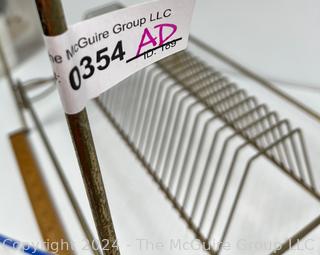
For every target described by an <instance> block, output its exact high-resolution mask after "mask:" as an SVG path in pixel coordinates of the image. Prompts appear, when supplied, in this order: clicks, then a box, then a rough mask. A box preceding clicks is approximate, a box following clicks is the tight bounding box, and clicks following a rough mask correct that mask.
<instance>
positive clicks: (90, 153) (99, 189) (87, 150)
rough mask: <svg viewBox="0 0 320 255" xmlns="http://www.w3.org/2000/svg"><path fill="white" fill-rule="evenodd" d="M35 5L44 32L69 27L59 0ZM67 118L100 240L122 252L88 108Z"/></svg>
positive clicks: (107, 248)
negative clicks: (119, 247) (94, 141)
mask: <svg viewBox="0 0 320 255" xmlns="http://www.w3.org/2000/svg"><path fill="white" fill-rule="evenodd" d="M36 5H37V8H38V12H39V16H40V20H41V24H42V28H43V32H44V34H45V35H47V36H56V35H59V34H62V33H64V32H65V31H66V30H67V25H66V21H65V18H64V13H63V8H62V4H61V1H60V0H36ZM66 118H67V121H68V125H69V130H70V133H71V136H72V139H73V143H74V148H75V151H76V154H77V157H78V162H79V165H80V169H81V173H82V177H83V180H84V184H85V188H86V191H87V196H88V198H89V202H90V206H91V211H92V214H93V218H94V221H95V225H96V228H97V231H98V235H99V238H100V243H101V245H102V247H104V248H105V249H103V253H104V254H110V255H115V254H120V251H119V249H118V245H117V243H116V242H117V241H116V235H115V231H114V227H113V223H112V218H111V214H110V210H109V205H108V201H107V197H106V193H105V189H104V185H103V180H102V176H101V172H100V167H99V163H98V159H97V155H96V151H95V147H94V143H93V139H92V134H91V129H90V125H89V121H88V116H87V112H86V109H84V110H82V111H81V112H79V113H77V114H73V115H68V114H66Z"/></svg>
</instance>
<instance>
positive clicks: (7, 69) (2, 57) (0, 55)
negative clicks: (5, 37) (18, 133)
mask: <svg viewBox="0 0 320 255" xmlns="http://www.w3.org/2000/svg"><path fill="white" fill-rule="evenodd" d="M0 60H1V62H2V67H3V71H4V75H5V76H6V78H7V80H8V83H9V87H10V89H11V92H12V95H13V98H14V101H15V104H16V109H17V111H18V114H19V119H20V124H21V125H22V128H26V127H27V123H26V119H25V117H24V115H23V111H22V109H21V105H20V104H21V103H20V102H19V99H18V97H17V93H16V90H15V83H14V80H13V78H12V74H11V71H10V67H9V64H8V62H7V58H6V55H5V53H4V50H3V48H2V44H1V42H0Z"/></svg>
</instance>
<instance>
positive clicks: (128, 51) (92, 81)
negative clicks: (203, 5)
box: [45, 0, 195, 114]
mask: <svg viewBox="0 0 320 255" xmlns="http://www.w3.org/2000/svg"><path fill="white" fill-rule="evenodd" d="M194 1H195V0H156V1H149V2H147V3H143V4H139V5H135V6H132V7H128V8H124V9H120V10H117V11H114V12H110V13H107V14H104V15H101V16H98V17H95V18H92V19H89V20H85V21H83V22H80V23H78V24H75V25H72V26H70V27H69V28H68V30H67V31H66V32H65V33H64V34H62V35H59V36H54V37H46V38H45V39H46V44H47V47H48V51H49V57H50V60H51V63H52V65H53V69H54V74H55V77H56V79H57V83H58V87H59V93H60V97H61V100H62V104H63V106H64V110H65V112H66V113H68V114H74V113H77V112H79V111H81V110H82V109H83V108H84V107H85V105H86V102H87V101H88V100H89V99H91V98H94V97H97V96H99V95H100V94H101V93H103V92H104V91H106V90H107V89H109V88H111V87H112V86H114V85H116V84H118V83H119V82H120V81H122V80H124V79H125V78H127V77H128V76H130V75H131V74H133V73H135V72H137V71H138V70H140V69H142V68H144V67H146V66H148V65H150V64H152V63H154V62H156V61H158V60H160V59H162V58H165V57H167V56H169V55H171V54H174V53H176V52H178V51H181V50H184V49H185V48H186V47H187V43H188V37H189V30H190V22H191V18H192V12H193V7H194Z"/></svg>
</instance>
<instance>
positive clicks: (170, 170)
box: [97, 37, 320, 254]
mask: <svg viewBox="0 0 320 255" xmlns="http://www.w3.org/2000/svg"><path fill="white" fill-rule="evenodd" d="M191 42H192V45H191V50H190V51H184V52H181V53H178V54H176V55H173V56H171V57H169V58H167V59H165V60H163V61H161V62H159V63H158V64H157V65H153V66H151V67H148V68H146V69H144V70H142V71H140V72H138V73H137V74H135V75H133V76H131V77H129V78H128V79H127V80H125V81H123V82H122V83H120V84H119V85H118V86H116V87H114V88H112V89H111V90H109V91H108V92H106V93H104V94H102V95H101V96H100V97H99V98H98V99H97V104H98V105H99V107H100V109H101V110H102V111H103V113H104V114H105V116H106V117H107V118H108V119H109V120H110V121H111V122H112V124H113V126H114V127H115V128H116V130H117V131H118V132H119V134H120V135H121V136H122V138H123V140H124V141H125V143H126V144H127V145H128V146H129V147H130V149H131V150H132V152H133V153H134V154H135V155H136V157H137V158H138V159H139V160H140V161H141V164H142V165H143V166H144V168H145V169H146V170H147V172H148V173H149V174H150V176H151V177H152V179H153V180H154V181H155V183H156V184H157V185H158V186H159V187H160V189H161V191H162V192H163V193H164V195H165V196H166V198H167V199H168V200H169V201H170V203H172V205H173V206H174V208H175V209H176V211H177V212H178V213H179V214H180V216H181V218H182V219H183V220H184V221H185V223H186V224H187V226H188V227H189V228H190V229H191V230H192V232H193V233H194V235H195V237H196V238H197V239H199V240H200V241H201V242H202V243H203V246H204V248H205V249H206V250H207V251H208V253H209V254H249V253H250V251H248V250H246V251H243V250H242V251H241V249H238V250H237V249H236V250H232V251H229V253H228V251H226V250H224V247H223V246H224V243H225V242H227V241H230V240H231V241H230V242H232V240H239V238H246V239H249V240H256V241H259V240H260V241H262V240H278V241H279V240H281V242H279V243H278V245H276V246H274V247H269V249H270V252H269V254H284V253H286V252H288V253H289V254H293V253H290V252H291V251H290V250H291V249H292V247H294V246H295V245H297V244H299V242H302V241H303V240H304V239H306V238H307V237H308V236H309V235H310V233H313V232H314V231H315V230H316V229H317V227H318V226H319V224H320V217H319V216H318V217H317V216H316V215H315V214H311V213H310V215H312V217H311V218H310V219H311V220H309V221H308V222H305V221H302V219H301V218H300V217H299V215H296V214H294V215H293V214H292V215H291V216H288V215H290V210H291V209H292V207H294V206H298V208H299V206H301V208H300V209H301V210H305V211H308V210H309V209H308V203H307V202H306V203H301V205H299V204H297V202H295V201H294V198H295V197H299V196H301V197H303V198H302V200H303V201H312V203H314V204H315V206H316V207H318V206H319V205H318V203H319V200H320V192H319V177H320V175H319V173H318V172H317V171H315V170H316V168H317V164H316V161H312V160H311V159H312V158H313V159H316V158H317V156H316V154H317V153H318V152H319V149H318V150H317V149H309V147H312V146H313V147H314V148H315V146H316V144H315V142H314V141H312V137H313V134H312V132H309V130H308V129H307V131H308V132H306V133H307V135H306V134H305V133H304V132H303V131H305V130H306V125H307V124H306V122H309V123H312V125H319V117H318V116H316V114H315V113H314V112H308V109H304V106H303V105H301V104H300V103H299V102H298V101H295V100H294V99H292V98H291V97H288V96H287V95H286V94H284V93H282V92H281V91H280V90H278V89H276V88H275V87H274V86H272V85H270V84H269V83H268V82H266V81H264V80H262V78H260V77H258V76H255V75H254V74H252V73H250V71H248V70H246V69H245V68H243V67H242V66H240V65H239V64H237V63H235V62H233V61H232V60H230V59H228V58H227V57H225V56H223V55H222V54H221V53H219V52H217V51H215V50H214V49H212V48H210V47H209V46H207V45H205V44H204V43H202V42H201V41H199V40H197V39H196V38H193V37H192V38H191ZM191 52H192V53H191ZM204 59H205V60H206V61H203V60H204ZM217 61H220V62H222V61H223V62H224V64H227V65H229V66H231V67H232V68H233V70H235V71H236V72H240V73H242V74H245V75H246V76H250V77H249V78H250V79H251V80H249V79H248V82H247V83H248V84H251V86H248V87H246V88H245V85H244V84H247V83H246V82H243V80H242V81H241V86H243V85H244V88H241V87H240V86H238V84H236V83H235V82H233V81H231V80H229V79H228V78H227V77H226V75H225V74H223V72H221V71H217V70H216V69H215V68H214V67H213V66H214V65H215V64H216V62H217ZM218 66H221V64H219V65H218ZM222 70H224V68H223V67H222ZM234 77H236V76H234ZM253 82H254V83H255V84H254V86H252V83H253ZM258 83H259V84H258ZM257 84H258V85H257ZM261 85H262V86H261ZM255 89H256V90H257V89H259V91H255ZM248 90H250V93H248ZM251 91H252V94H251ZM254 92H256V93H257V94H259V95H260V96H261V95H263V96H264V98H263V96H262V100H260V98H259V99H258V98H257V97H256V96H254V95H253V93H254ZM276 101H277V104H276V103H275V102H276ZM263 102H269V103H268V104H269V105H268V104H266V103H263ZM292 104H294V105H292ZM284 105H286V106H287V107H284ZM296 106H298V107H296ZM274 108H276V109H278V110H277V111H275V110H273V109H274ZM287 108H289V110H283V109H287ZM306 112H307V113H306ZM307 115H308V116H307ZM309 115H310V116H309ZM283 116H284V117H283ZM287 116H290V118H289V117H288V119H287ZM300 116H303V117H302V118H304V119H308V120H306V121H301V118H300ZM299 118H300V119H299ZM291 119H292V120H291ZM297 119H299V121H297ZM301 122H302V123H301ZM291 123H292V124H291ZM301 124H302V126H303V127H301ZM310 143H311V145H310ZM307 145H308V146H307ZM310 151H312V153H310ZM311 154H312V155H311ZM310 158H311V159H310ZM289 186H290V188H289ZM292 187H293V188H292ZM291 188H292V189H295V190H296V191H295V192H292V193H291V191H290V190H289V189H291ZM270 194H272V195H270ZM290 194H291V195H290ZM277 198H279V200H280V201H278V202H277V201H276V200H277ZM281 199H282V200H281ZM290 199H291V200H290ZM299 201H300V200H299ZM299 203H300V202H299ZM310 203H311V202H310ZM281 206H282V208H283V211H284V212H285V214H284V213H283V212H281V211H280V208H281ZM266 207H267V208H266ZM261 208H265V209H261ZM313 208H314V207H313ZM318 208H319V207H318ZM317 213H318V215H319V210H317ZM248 215H250V216H249V217H248ZM286 215H287V216H286ZM314 215H315V216H314ZM286 217H289V218H290V217H296V219H297V222H299V223H301V222H304V223H301V224H298V227H295V228H293V227H292V226H291V225H290V224H289V226H287V225H286ZM262 235H263V236H262ZM257 236H259V237H257ZM259 238H261V239H259ZM318 239H319V238H318ZM318 241H319V240H318ZM252 254H257V253H256V251H252ZM259 254H260V253H259ZM261 254H266V252H265V251H264V252H262V253H261ZM294 254H296V253H294ZM315 254H316V253H315Z"/></svg>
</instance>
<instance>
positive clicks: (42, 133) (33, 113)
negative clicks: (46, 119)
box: [18, 83, 100, 255]
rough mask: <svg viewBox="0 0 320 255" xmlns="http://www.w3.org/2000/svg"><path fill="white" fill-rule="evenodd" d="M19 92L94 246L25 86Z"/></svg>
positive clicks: (91, 236)
mask: <svg viewBox="0 0 320 255" xmlns="http://www.w3.org/2000/svg"><path fill="white" fill-rule="evenodd" d="M18 90H19V92H20V96H21V99H22V100H23V103H24V106H25V107H26V108H27V109H28V110H29V112H30V115H31V117H32V119H33V121H34V123H35V127H36V129H37V130H38V132H39V134H40V137H41V139H42V141H43V143H44V146H45V148H46V150H47V152H48V154H49V157H50V159H51V161H52V163H53V165H54V167H55V169H56V171H57V174H58V176H59V179H60V181H61V183H62V186H63V188H64V190H65V192H66V194H67V196H68V198H69V200H70V203H71V205H72V208H73V210H74V212H75V213H76V215H77V218H78V220H79V223H80V225H81V227H82V230H83V232H84V233H85V236H86V238H87V239H88V241H89V242H90V244H93V242H94V238H93V235H92V233H91V230H90V227H89V225H88V223H87V221H86V219H85V217H84V215H83V213H82V211H81V207H80V205H79V204H78V202H77V199H76V197H75V195H74V193H73V191H72V188H71V187H70V185H69V183H68V181H67V177H66V176H65V174H64V171H63V169H62V167H61V165H60V163H59V160H58V159H57V156H56V154H55V153H54V150H53V148H52V146H51V145H50V142H49V139H48V136H47V134H46V132H45V130H44V128H43V126H42V125H41V122H40V120H39V117H38V115H37V113H36V111H35V110H34V108H33V105H32V103H31V102H30V99H29V98H28V96H27V95H26V92H25V90H24V88H23V86H22V85H21V84H19V83H18ZM90 248H91V250H92V252H93V253H94V254H95V255H99V254H100V253H99V251H98V250H97V249H94V247H93V245H90Z"/></svg>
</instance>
